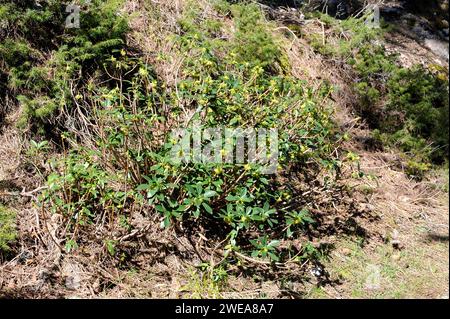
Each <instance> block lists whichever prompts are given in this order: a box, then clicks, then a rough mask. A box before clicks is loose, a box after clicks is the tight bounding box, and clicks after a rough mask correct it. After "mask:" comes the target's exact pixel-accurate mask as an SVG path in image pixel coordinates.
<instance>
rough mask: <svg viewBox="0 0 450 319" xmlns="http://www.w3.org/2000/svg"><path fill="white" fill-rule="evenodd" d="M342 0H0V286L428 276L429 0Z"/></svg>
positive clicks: (439, 254)
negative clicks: (218, 133)
mask: <svg viewBox="0 0 450 319" xmlns="http://www.w3.org/2000/svg"><path fill="white" fill-rule="evenodd" d="M350 2H351V3H352V6H349V7H348V14H347V15H346V16H345V17H339V16H338V18H340V19H337V18H336V17H333V16H332V13H333V12H332V8H331V7H330V8H329V9H330V11H328V13H329V14H325V13H324V12H326V11H327V10H326V8H325V10H322V9H324V8H323V7H322V6H321V4H320V3H317V4H316V6H313V7H305V6H303V5H296V4H295V3H290V2H289V1H287V2H283V3H280V2H277V1H265V2H264V4H260V3H256V2H243V1H229V2H228V1H225V0H197V1H193V0H175V1H170V2H165V1H163V2H156V1H138V0H126V1H125V0H124V1H122V0H109V1H91V2H90V3H86V2H85V1H76V3H77V4H79V6H80V7H79V8H80V10H81V11H80V27H79V28H68V27H67V20H66V18H67V15H66V13H65V3H64V2H63V1H58V0H52V1H40V2H39V4H38V3H35V2H34V1H27V0H23V1H4V0H3V1H0V54H1V55H0V90H1V91H0V116H1V117H0V134H1V135H0V296H1V297H6V298H23V297H26V298H42V297H50V298H74V297H85V298H99V297H100V298H102V297H134V298H286V297H287V298H448V282H449V276H448V268H449V253H448V251H449V247H448V225H449V220H448V219H449V218H448V210H449V201H448V191H449V190H448V107H449V106H448V22H447V25H445V22H446V21H448V16H445V13H443V12H444V11H442V12H441V11H435V12H439V15H438V17H437V18H436V15H435V16H433V15H431V16H430V12H429V10H428V9H429V8H428V7H427V8H425V9H424V8H422V7H420V6H417V7H413V8H412V7H408V6H407V5H405V4H403V6H402V2H398V1H387V4H383V5H382V6H381V7H380V10H381V11H380V12H381V16H382V18H383V17H385V19H382V20H381V21H380V24H379V25H378V24H377V25H375V26H374V25H372V24H368V23H367V19H369V18H370V17H371V16H370V14H371V12H372V11H370V10H369V9H368V8H366V9H367V10H362V9H364V8H365V7H364V6H363V5H362V4H361V3H360V2H359V1H350ZM350 2H349V3H350ZM374 3H375V1H374ZM445 5H447V6H448V2H447V1H437V4H436V6H438V7H439V8H442V7H445ZM438 7H436V8H438ZM436 10H441V9H436ZM322 11H323V12H322ZM446 19H447V20H446ZM445 27H446V28H447V34H445V29H446V28H445ZM199 127H200V128H201V129H202V130H207V129H208V128H209V129H211V128H216V129H217V128H223V127H227V128H230V129H235V130H237V131H239V130H238V129H239V128H252V129H254V128H255V129H259V130H265V131H264V132H266V131H267V132H270V131H271V130H274V129H276V130H277V134H278V135H277V146H278V149H277V150H276V153H277V156H278V157H277V165H276V167H275V172H271V171H270V172H269V174H267V169H269V170H270V169H273V168H274V167H273V165H270V164H271V162H270V159H271V158H272V157H271V154H272V153H273V150H272V149H271V150H270V151H267V154H265V155H267V158H268V159H266V158H264V159H265V161H253V162H251V161H249V162H245V163H238V164H236V163H234V162H215V161H214V160H212V157H213V156H211V154H212V153H208V154H207V156H205V157H203V158H202V160H201V161H198V162H196V161H195V154H194V157H193V161H187V162H186V161H185V162H183V161H180V162H177V161H173V160H174V158H177V156H181V157H183V156H184V157H183V158H184V159H186V156H189V155H187V154H186V153H184V151H185V149H179V148H176V147H177V145H178V143H179V142H180V140H178V139H177V136H176V135H175V136H174V135H171V132H174V131H176V130H178V131H179V130H180V129H187V132H190V134H191V133H192V134H193V135H192V136H195V134H196V132H197V131H196V130H197V129H198V128H199ZM178 131H177V132H178ZM204 132H205V131H203V134H205V133H204ZM210 132H213V131H210ZM211 134H212V135H214V133H211ZM189 137H191V135H189ZM265 137H266V136H264V138H265ZM211 141H214V139H213V137H211V136H209V137H206V138H205V140H203V141H202V143H203V144H204V145H205V144H208V143H209V142H211ZM233 141H234V142H233V143H235V144H232V146H233V147H234V146H236V145H237V143H238V142H237V141H238V140H233ZM221 143H222V142H221ZM259 143H260V142H259V141H258V147H261V145H262V144H259ZM263 143H264V145H265V147H264V151H263V152H266V148H269V147H270V146H272V144H271V143H272V142H271V141H266V140H264V142H263ZM193 144H195V137H194V141H193ZM210 145H212V144H210ZM225 145H226V144H225ZM269 145H270V146H269ZM185 146H186V145H185ZM188 146H189V147H188V151H187V153H188V154H190V152H191V151H192V150H191V148H190V146H191V142H189V143H188ZM244 149H245V150H248V149H250V146H249V144H247V147H246V148H244ZM228 151H229V149H227V148H226V146H223V145H221V147H219V155H221V156H222V157H225V155H227V152H228ZM193 152H195V150H194V151H193ZM214 155H216V156H217V154H216V153H214ZM205 158H206V160H205ZM191 159H192V158H191ZM234 159H235V158H233V160H234ZM268 163H269V164H268Z"/></svg>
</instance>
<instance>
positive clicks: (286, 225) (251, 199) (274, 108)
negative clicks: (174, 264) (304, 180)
mask: <svg viewBox="0 0 450 319" xmlns="http://www.w3.org/2000/svg"><path fill="white" fill-rule="evenodd" d="M245 6H246V5H239V6H233V11H234V12H235V13H236V12H238V13H236V16H234V23H235V25H236V26H238V27H237V28H236V32H235V33H234V34H233V37H232V38H231V39H229V40H225V39H224V38H221V37H220V36H218V34H219V35H220V33H221V32H222V31H223V30H221V28H223V27H224V26H221V28H219V27H218V26H214V27H213V28H211V23H210V21H209V20H208V19H206V18H202V15H201V14H200V12H199V9H198V8H197V7H196V6H195V5H192V6H190V7H189V9H188V11H187V12H185V14H184V16H183V17H182V18H181V19H180V20H179V22H178V23H179V26H180V29H181V32H180V33H179V34H178V35H177V36H176V37H174V38H173V41H174V43H173V44H174V45H175V46H176V48H177V49H178V50H179V54H180V55H181V56H183V65H182V66H181V67H180V72H179V76H180V80H179V81H178V83H177V84H176V88H173V87H167V86H166V84H165V83H163V82H161V81H160V80H159V79H157V78H156V77H155V76H154V74H153V72H152V71H151V67H149V66H147V65H146V64H145V63H144V62H143V61H141V60H140V59H131V58H129V57H128V56H127V55H121V56H118V57H114V58H113V59H110V61H109V63H110V64H111V66H110V67H111V69H116V72H117V73H114V74H116V77H117V78H118V77H120V75H121V74H124V73H127V74H128V77H127V78H126V80H124V81H123V83H122V84H123V85H118V86H117V87H115V88H111V87H108V86H99V87H95V88H93V89H92V91H91V95H90V96H87V97H86V96H85V97H83V99H84V101H85V103H87V104H89V105H93V106H95V107H93V108H92V109H93V112H92V113H91V114H90V117H89V121H90V122H91V123H93V125H95V127H96V131H95V135H94V137H93V141H92V144H94V145H96V147H97V148H98V150H96V151H95V152H93V151H92V152H89V151H88V150H86V149H81V148H76V149H73V150H72V152H71V153H70V155H69V156H67V157H65V158H63V159H62V161H60V162H59V164H58V165H57V166H55V173H54V174H52V175H51V176H50V177H49V179H48V185H49V189H48V190H47V192H46V193H45V196H44V197H43V198H42V203H43V204H44V205H45V207H48V208H49V209H51V210H53V211H54V212H59V213H61V214H63V215H64V216H66V218H68V219H69V220H70V221H71V222H72V225H74V226H75V227H73V229H74V230H73V232H75V229H78V231H81V230H80V227H79V226H77V225H80V221H81V222H82V224H83V225H82V226H83V227H89V225H90V224H91V223H97V222H98V221H99V219H100V218H103V219H104V220H106V221H110V223H112V224H115V223H114V222H113V220H112V217H111V216H117V215H121V216H124V215H126V212H127V211H128V207H130V206H133V205H138V206H139V207H143V208H145V210H146V211H148V212H151V213H155V214H159V215H160V216H161V221H162V222H161V226H162V227H170V226H171V225H173V224H179V223H180V222H183V225H215V226H214V228H213V229H211V228H210V227H211V226H209V227H205V229H206V230H207V231H208V232H211V236H213V237H214V238H215V237H219V238H218V239H220V240H221V241H224V242H225V244H224V250H225V251H224V253H225V254H227V256H229V258H236V256H235V255H234V253H241V254H246V255H248V256H251V254H253V255H254V256H258V258H266V259H267V260H268V261H278V260H279V261H280V262H282V261H287V260H289V259H295V261H299V260H303V259H305V258H308V256H309V255H308V254H307V253H306V252H304V253H302V254H300V252H298V251H297V250H298V249H301V248H296V247H291V248H289V249H287V248H284V247H283V246H282V245H281V246H282V247H279V246H278V245H277V244H276V243H277V242H282V241H285V240H289V239H292V238H295V237H299V236H301V235H302V234H303V231H304V228H305V227H307V226H308V225H309V224H310V223H312V222H313V219H312V218H311V216H310V215H311V214H310V212H309V203H307V202H303V201H299V200H298V199H295V198H294V197H295V196H294V194H295V192H296V187H298V185H296V184H295V182H294V181H289V180H288V181H285V182H281V181H280V180H279V179H277V178H276V176H270V175H265V174H264V173H263V169H264V165H263V164H258V163H245V164H239V165H235V164H213V163H192V162H191V163H176V162H174V161H173V150H174V147H176V145H177V144H176V142H177V141H176V140H175V141H174V140H173V139H172V137H171V136H170V134H169V133H170V131H171V130H172V129H176V128H179V127H180V126H181V127H184V126H186V125H187V124H186V123H185V122H184V121H185V120H186V117H185V116H186V115H185V114H186V112H187V110H188V111H189V112H191V113H193V115H192V117H191V122H195V123H196V124H197V125H198V126H199V127H200V128H208V127H244V128H246V127H255V128H266V129H270V128H278V129H279V133H280V134H279V137H278V140H279V142H278V143H279V151H280V157H279V174H281V175H282V176H290V175H291V174H295V172H297V171H299V170H300V171H302V172H303V173H304V174H310V173H311V174H315V173H312V172H316V173H317V172H318V171H320V170H323V171H324V172H327V175H329V176H328V181H329V183H330V184H332V183H333V180H334V179H333V177H335V176H334V175H335V174H336V172H337V171H338V169H339V165H340V164H339V161H338V160H337V159H336V158H335V157H334V154H333V151H334V150H335V149H336V147H337V146H336V144H335V141H336V140H337V139H338V138H339V137H338V136H337V129H336V127H335V125H334V123H333V122H332V121H331V119H330V118H331V113H332V111H331V109H330V108H328V107H326V106H325V105H324V104H323V101H324V99H325V98H326V97H327V96H328V95H329V92H330V87H329V86H323V87H321V88H319V89H317V90H314V89H312V88H310V87H309V86H308V84H307V83H305V82H303V81H300V80H298V79H296V78H294V77H292V76H290V75H288V74H286V70H284V69H281V68H278V67H272V66H273V65H274V64H276V63H278V62H276V61H278V60H277V59H278V57H279V53H281V55H282V54H283V49H282V47H280V46H279V44H276V43H277V40H275V39H273V38H272V37H271V36H269V29H268V27H267V26H266V25H265V24H264V23H263V22H262V21H260V20H259V19H261V12H260V11H257V12H256V13H255V12H253V11H252V10H255V7H254V6H253V5H249V6H248V7H245ZM250 9H251V10H250ZM258 10H259V9H258ZM250 22H251V23H256V24H259V26H257V27H253V28H250V24H249V23H250ZM243 30H245V32H246V33H245V34H244V33H243ZM262 33H264V35H261V34H262ZM255 39H262V40H264V41H265V42H266V44H267V46H268V47H271V48H269V49H268V50H267V51H266V50H265V49H264V50H263V51H261V52H259V51H258V52H259V53H261V54H259V53H258V54H250V52H246V51H239V50H238V49H237V48H238V47H239V46H240V45H242V42H241V41H248V43H247V44H248V45H256V42H257V41H256V40H255ZM263 47H265V44H264V43H263ZM272 47H273V50H272ZM275 48H276V50H277V51H278V53H277V54H275ZM108 65H109V64H108ZM188 127H190V126H188ZM68 140H70V141H69V142H68V143H69V144H75V142H76V139H75V138H73V141H72V138H70V139H69V138H68ZM234 143H235V142H234ZM223 151H224V152H226V151H225V150H223ZM221 153H222V152H221ZM111 172H114V174H112V173H111ZM115 220H116V222H117V221H118V220H119V218H116V219H115ZM73 238H75V240H77V239H78V237H77V236H76V235H73ZM71 240H72V237H71ZM78 240H82V238H79V239H78ZM297 253H298V254H297ZM305 254H306V255H305ZM227 260H228V259H227ZM225 261H226V260H225ZM216 266H218V265H216Z"/></svg>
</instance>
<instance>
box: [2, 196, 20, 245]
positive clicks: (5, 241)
mask: <svg viewBox="0 0 450 319" xmlns="http://www.w3.org/2000/svg"><path fill="white" fill-rule="evenodd" d="M16 237H17V231H16V215H15V214H14V213H13V212H12V211H11V210H9V209H8V208H7V207H5V206H3V205H1V204H0V251H4V252H7V251H9V250H10V249H11V244H12V243H13V242H14V241H15V240H16Z"/></svg>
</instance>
